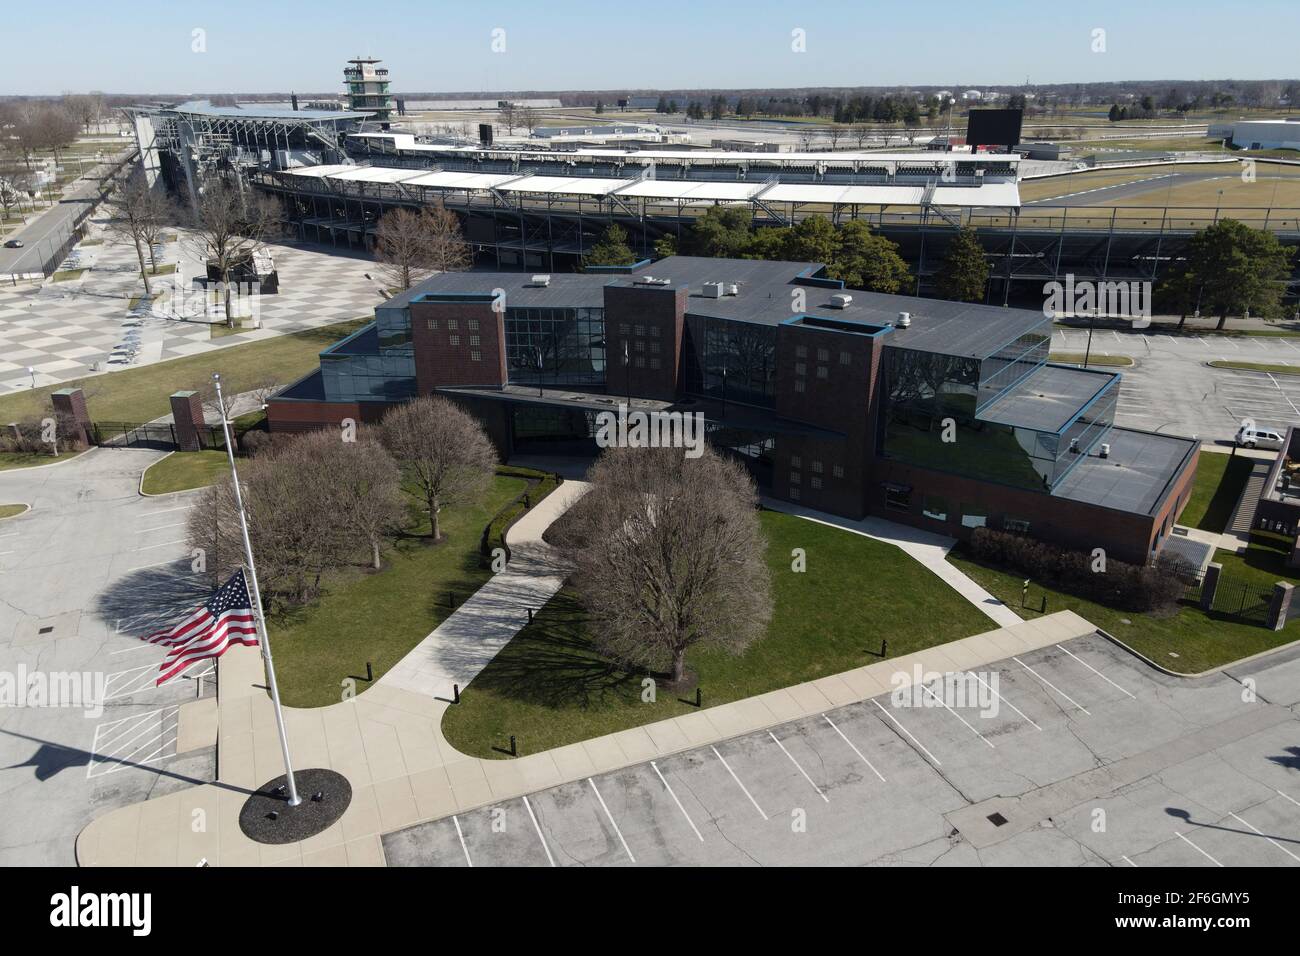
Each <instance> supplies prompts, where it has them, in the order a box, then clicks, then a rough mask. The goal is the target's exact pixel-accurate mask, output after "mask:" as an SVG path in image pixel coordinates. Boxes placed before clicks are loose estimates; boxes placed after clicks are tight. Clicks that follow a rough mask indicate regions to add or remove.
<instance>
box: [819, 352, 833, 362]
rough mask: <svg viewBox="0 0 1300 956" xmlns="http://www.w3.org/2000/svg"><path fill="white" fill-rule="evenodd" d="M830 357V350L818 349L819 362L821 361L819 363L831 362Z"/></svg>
mask: <svg viewBox="0 0 1300 956" xmlns="http://www.w3.org/2000/svg"><path fill="white" fill-rule="evenodd" d="M830 357H831V353H830V349H818V350H817V361H819V362H827V361H830Z"/></svg>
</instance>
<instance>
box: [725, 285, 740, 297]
mask: <svg viewBox="0 0 1300 956" xmlns="http://www.w3.org/2000/svg"><path fill="white" fill-rule="evenodd" d="M727 295H740V286H738V285H736V283H734V282H732V283H731V284H729V285H728V286H727Z"/></svg>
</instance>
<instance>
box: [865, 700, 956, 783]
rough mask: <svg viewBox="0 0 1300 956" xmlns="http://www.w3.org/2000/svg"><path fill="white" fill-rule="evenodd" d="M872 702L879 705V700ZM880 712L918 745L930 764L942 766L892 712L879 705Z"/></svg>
mask: <svg viewBox="0 0 1300 956" xmlns="http://www.w3.org/2000/svg"><path fill="white" fill-rule="evenodd" d="M872 703H873V704H875V705H876V706H877V707H880V701H878V700H872ZM880 712H881V713H882V714H884V715H885V716H886V717H888V718H889V719H890V720H892V721H893V722H894V726H895V727H897V728H898V729H899V730H901V731H902V732H903V733H905V734H907V739H908V740H910V741H912V743H914V744H916V745H917V746H918V747H920V748H921V753H923V754H925V756H926V758H927V759H928V760H929V761H930V762H931V763H932V764H934V765H935V766H936V767H941V766H943V764H941V763H939V758H938V757H936V756H935V755H934V754H932V753H930V751H928V750H926V749H925V744H923V743H921V741H919V740H917V739H916V738H915V737H913V736H912V732H911V731H910V730H908V729H907V728H906V727H904V726H903V725H902V724H900V723H899V722H898V718H896V717H895V716H894V715H893V714H891V713H890V712H889V711H887V710H885V708H884V707H880Z"/></svg>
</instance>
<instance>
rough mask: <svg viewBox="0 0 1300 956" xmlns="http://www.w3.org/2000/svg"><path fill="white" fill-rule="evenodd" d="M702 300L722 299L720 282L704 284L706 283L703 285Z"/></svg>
mask: <svg viewBox="0 0 1300 956" xmlns="http://www.w3.org/2000/svg"><path fill="white" fill-rule="evenodd" d="M704 298H706V299H721V298H722V283H721V282H706V283H704Z"/></svg>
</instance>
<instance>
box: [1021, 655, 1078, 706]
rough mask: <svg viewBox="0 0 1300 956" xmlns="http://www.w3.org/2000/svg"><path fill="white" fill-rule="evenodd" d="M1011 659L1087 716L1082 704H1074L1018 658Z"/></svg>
mask: <svg viewBox="0 0 1300 956" xmlns="http://www.w3.org/2000/svg"><path fill="white" fill-rule="evenodd" d="M1011 659H1012V660H1013V661H1015V662H1016V663H1017V664H1019V665H1020V666H1021V667H1023V668H1024V669H1025V670H1027V671H1029V673H1031V674H1033V675H1034V676H1035V677H1037V678H1038V679H1039V680H1040V681H1042V682H1043V683H1044V684H1046V685H1047V686H1048V687H1049V688H1051V689H1052V690H1054V691H1056V693H1058V694H1060V695H1061V696H1062V697H1064V698H1065V699H1066V700H1067V701H1069V702H1070V705H1071V706H1073V707H1077V708H1079V710H1081V711H1083V712H1084V713H1085V714H1088V709H1087V708H1086V707H1084V706H1083V705H1082V704H1080V703H1078V702H1076V701H1075V700H1074V699H1072V698H1071V697H1070V695H1069V694H1067V693H1066V692H1065V691H1063V690H1061V689H1060V688H1058V687H1056V686H1055V685H1054V684H1052V682H1051V681H1049V680H1048V679H1047V678H1046V677H1043V676H1041V675H1040V674H1039V673H1038V671H1036V670H1034V669H1033V668H1032V667H1030V666H1029V665H1028V664H1026V663H1025V662H1024V661H1022V660H1021V659H1020V658H1018V657H1013V658H1011ZM1088 716H1089V717H1091V716H1092V714H1088Z"/></svg>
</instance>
